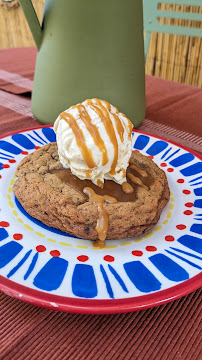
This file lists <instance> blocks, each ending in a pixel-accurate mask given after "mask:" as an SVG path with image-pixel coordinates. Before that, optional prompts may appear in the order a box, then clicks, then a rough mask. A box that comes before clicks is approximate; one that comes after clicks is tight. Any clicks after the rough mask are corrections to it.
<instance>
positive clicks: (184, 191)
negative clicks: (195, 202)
mask: <svg viewBox="0 0 202 360" xmlns="http://www.w3.org/2000/svg"><path fill="white" fill-rule="evenodd" d="M183 194H185V195H189V194H191V191H190V190H183Z"/></svg>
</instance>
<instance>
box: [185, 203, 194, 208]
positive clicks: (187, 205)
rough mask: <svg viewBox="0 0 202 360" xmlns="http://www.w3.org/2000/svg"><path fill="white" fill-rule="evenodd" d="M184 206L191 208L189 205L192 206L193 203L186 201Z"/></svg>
mask: <svg viewBox="0 0 202 360" xmlns="http://www.w3.org/2000/svg"><path fill="white" fill-rule="evenodd" d="M185 206H186V207H189V208H191V207H193V206H194V204H193V203H191V202H187V203H186V204H185Z"/></svg>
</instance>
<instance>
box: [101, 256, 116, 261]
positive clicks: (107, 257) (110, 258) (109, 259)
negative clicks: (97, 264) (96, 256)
mask: <svg viewBox="0 0 202 360" xmlns="http://www.w3.org/2000/svg"><path fill="white" fill-rule="evenodd" d="M103 259H104V260H105V261H107V262H113V261H114V260H115V259H114V257H113V256H111V255H105V256H104V257H103Z"/></svg>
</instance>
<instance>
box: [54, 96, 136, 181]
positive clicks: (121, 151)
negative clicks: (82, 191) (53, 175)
mask: <svg viewBox="0 0 202 360" xmlns="http://www.w3.org/2000/svg"><path fill="white" fill-rule="evenodd" d="M54 130H55V133H56V139H57V145H58V154H59V159H60V162H61V163H62V165H63V166H64V167H66V168H70V170H71V172H72V173H73V174H74V175H76V176H77V177H78V178H79V179H81V180H84V179H89V180H91V181H92V182H93V183H94V184H96V185H98V186H101V187H102V186H103V184H104V180H105V179H106V180H113V181H115V182H116V183H118V184H122V183H123V182H124V181H126V169H127V167H128V164H129V159H130V156H131V152H132V136H131V133H132V123H131V121H130V120H129V119H128V118H127V117H126V116H125V115H124V114H122V113H120V112H118V110H117V109H116V108H115V107H114V106H112V105H110V104H109V103H108V102H106V101H104V100H99V99H91V100H86V101H84V102H83V103H82V104H77V105H75V106H72V107H70V108H69V109H67V110H65V111H64V112H63V113H61V114H60V115H59V116H58V118H57V119H56V121H55V123H54Z"/></svg>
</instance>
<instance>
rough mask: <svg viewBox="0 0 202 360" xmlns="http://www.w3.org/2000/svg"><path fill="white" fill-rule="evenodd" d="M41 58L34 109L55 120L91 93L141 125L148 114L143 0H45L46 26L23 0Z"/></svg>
mask: <svg viewBox="0 0 202 360" xmlns="http://www.w3.org/2000/svg"><path fill="white" fill-rule="evenodd" d="M19 2H20V4H21V6H22V9H23V11H24V13H25V16H26V18H27V21H28V24H29V26H30V29H31V32H32V34H33V37H34V40H35V43H36V46H37V49H38V55H37V61H36V68H35V76H34V86H33V93H32V111H33V114H34V115H35V117H36V118H37V119H39V120H40V121H41V122H42V123H44V124H48V123H53V122H54V121H55V119H56V118H57V116H58V114H59V113H60V112H61V111H64V110H65V109H67V108H68V107H70V106H71V105H74V104H76V103H79V102H82V101H84V100H85V99H87V98H94V97H95V98H99V99H104V100H107V101H108V102H110V103H111V104H113V105H114V106H116V107H117V108H118V109H119V111H121V112H123V113H125V114H126V115H127V116H128V117H129V118H130V119H131V121H132V122H133V124H134V125H135V126H137V125H139V124H140V123H141V121H143V119H144V115H145V73H144V46H143V20H142V17H143V16H142V0H45V7H44V16H43V21H42V26H41V27H40V24H39V21H38V18H37V16H36V13H35V11H34V8H33V6H32V2H31V0H19Z"/></svg>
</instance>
